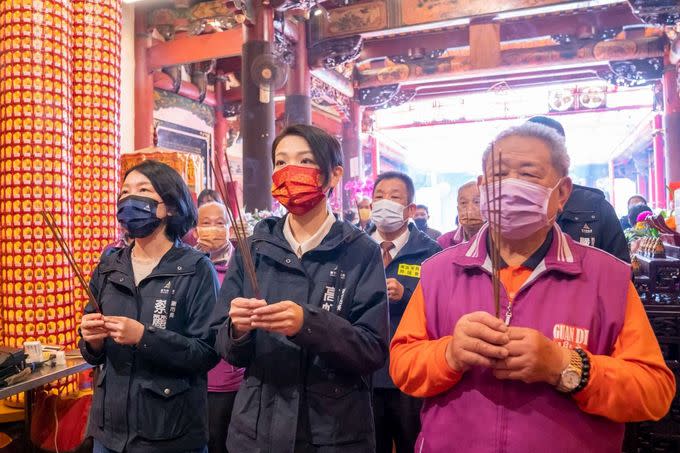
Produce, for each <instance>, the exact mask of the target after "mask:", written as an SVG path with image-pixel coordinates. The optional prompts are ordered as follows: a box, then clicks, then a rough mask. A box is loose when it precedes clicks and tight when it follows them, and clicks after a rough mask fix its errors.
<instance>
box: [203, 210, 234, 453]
mask: <svg viewBox="0 0 680 453" xmlns="http://www.w3.org/2000/svg"><path fill="white" fill-rule="evenodd" d="M196 233H197V234H198V244H197V245H196V250H199V251H201V252H205V253H208V254H210V260H211V261H212V263H213V264H214V265H215V269H216V270H217V276H218V278H219V281H220V285H221V284H222V281H223V280H224V275H225V274H226V273H227V266H228V264H229V259H230V258H231V254H232V252H233V250H234V248H233V247H232V245H231V242H230V241H229V220H228V219H227V207H226V206H225V205H224V204H222V203H221V202H219V201H208V202H207V203H205V204H201V206H200V207H199V208H198V226H197V228H196ZM242 380H243V368H237V367H234V366H232V365H230V364H228V363H227V362H225V361H224V360H221V361H220V362H219V363H218V364H217V365H216V366H215V368H213V369H212V370H210V372H209V373H208V425H209V432H210V440H209V442H208V450H209V451H210V453H226V451H227V447H226V443H227V432H228V430H229V422H230V421H231V410H232V408H233V407H234V398H235V397H236V391H237V390H238V388H239V386H240V385H241V381H242Z"/></svg>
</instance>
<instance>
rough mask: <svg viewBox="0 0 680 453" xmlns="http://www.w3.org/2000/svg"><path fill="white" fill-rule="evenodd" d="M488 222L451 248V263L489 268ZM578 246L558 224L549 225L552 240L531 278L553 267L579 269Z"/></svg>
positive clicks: (565, 270)
mask: <svg viewBox="0 0 680 453" xmlns="http://www.w3.org/2000/svg"><path fill="white" fill-rule="evenodd" d="M488 234H489V226H488V224H486V225H484V226H483V227H482V229H481V230H480V231H479V233H477V234H476V235H475V236H474V237H473V238H472V240H470V241H469V242H465V243H463V244H460V245H459V246H457V247H454V248H451V249H449V250H451V252H452V253H453V254H454V255H455V256H453V257H452V258H453V259H452V261H453V265H454V266H462V267H466V268H481V269H484V270H485V271H487V272H489V273H490V272H491V258H489V254H488V250H487V239H486V238H487V236H488ZM582 259H583V257H582V254H581V250H580V249H579V248H578V247H575V246H574V242H573V240H572V239H571V238H570V237H569V236H567V235H566V234H564V233H563V232H562V230H561V229H560V227H559V226H558V225H557V224H555V225H554V226H553V241H552V244H551V245H550V248H549V249H548V253H546V255H545V258H543V260H542V261H541V262H540V263H539V264H538V266H536V268H535V269H534V272H533V273H532V277H531V278H530V279H531V280H533V278H534V277H535V276H537V275H539V274H541V273H543V272H546V271H556V272H560V273H563V274H568V275H578V274H580V273H582V272H583V263H582Z"/></svg>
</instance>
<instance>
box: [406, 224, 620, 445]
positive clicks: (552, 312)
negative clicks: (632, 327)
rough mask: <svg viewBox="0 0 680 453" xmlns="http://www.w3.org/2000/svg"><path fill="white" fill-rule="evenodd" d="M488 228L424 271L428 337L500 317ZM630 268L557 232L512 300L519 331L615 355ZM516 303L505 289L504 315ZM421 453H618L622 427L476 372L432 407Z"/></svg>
mask: <svg viewBox="0 0 680 453" xmlns="http://www.w3.org/2000/svg"><path fill="white" fill-rule="evenodd" d="M486 236H487V227H486V226H485V227H484V228H483V229H482V230H481V231H480V232H479V234H477V235H476V236H475V237H474V238H473V239H472V240H471V241H470V242H466V243H463V244H460V245H457V246H455V247H452V248H449V249H447V250H445V251H443V252H441V253H439V254H438V255H435V256H434V257H432V258H431V259H430V260H428V261H426V262H425V263H424V264H423V268H422V273H421V280H420V284H421V286H422V289H423V294H424V297H425V307H426V308H425V310H426V316H427V332H428V335H429V337H430V338H432V339H437V338H441V337H443V336H446V335H450V334H451V333H452V332H453V328H454V326H455V325H456V322H457V321H458V319H459V318H460V317H461V316H463V315H465V314H467V313H470V312H473V311H479V310H485V311H488V312H490V313H493V312H494V307H493V290H492V285H491V277H490V271H491V261H490V260H489V258H488V256H487V250H486ZM629 282H630V269H629V267H628V265H627V264H626V263H624V262H622V261H619V260H618V259H616V258H614V257H613V256H611V255H609V254H607V253H605V252H602V251H600V250H598V249H595V248H592V247H588V246H584V245H580V244H578V243H576V242H574V241H572V239H571V238H569V237H568V236H567V235H566V234H564V233H562V231H561V230H560V229H559V227H557V226H555V228H554V234H553V241H552V244H551V246H550V248H549V250H548V253H547V255H546V257H545V258H544V260H543V261H542V262H541V264H540V265H539V266H538V267H537V268H536V269H535V270H534V272H533V273H532V274H531V276H530V277H529V279H528V280H527V282H526V283H525V284H524V286H523V287H522V289H521V290H520V291H519V292H518V293H517V295H516V296H515V299H514V303H513V316H512V320H511V322H510V325H512V326H521V327H530V328H533V329H537V330H539V331H541V332H542V333H543V334H544V335H545V336H547V337H548V338H551V339H555V340H556V341H559V342H560V343H561V344H563V345H565V346H571V347H576V346H580V347H582V348H584V349H587V350H588V351H590V352H591V353H593V354H605V355H606V354H610V353H611V351H612V348H613V345H614V342H615V341H616V338H617V337H618V334H619V332H620V330H621V327H622V325H623V320H624V314H625V309H626V295H627V292H628V286H629ZM507 304H508V296H507V294H505V291H504V290H502V291H501V313H505V310H506V307H507ZM421 421H422V431H421V433H420V437H419V438H418V442H417V443H416V452H418V453H449V452H456V451H460V452H475V453H483V452H509V453H514V452H517V453H519V452H522V453H531V452H543V451H551V452H575V451H580V452H586V451H592V452H600V453H607V452H612V453H614V452H620V451H621V445H622V442H623V431H624V425H623V424H620V423H615V422H612V421H609V420H607V419H605V418H603V417H598V416H593V415H589V414H586V413H585V412H583V411H581V410H580V409H579V408H578V407H577V405H576V403H575V402H574V401H573V400H572V399H571V398H570V397H569V396H568V395H563V394H560V393H559V392H558V391H557V390H555V389H554V388H553V387H552V386H550V385H548V384H525V383H523V382H519V381H501V380H498V379H496V378H495V377H494V376H493V374H492V373H491V372H490V371H489V370H486V369H482V368H473V369H471V370H469V371H468V372H466V373H465V374H464V375H463V377H462V379H461V380H460V382H459V383H458V384H456V385H455V386H454V387H453V388H451V389H450V390H448V391H446V392H443V393H441V394H439V395H437V396H434V397H431V398H428V399H426V400H425V404H424V406H423V410H422V413H421Z"/></svg>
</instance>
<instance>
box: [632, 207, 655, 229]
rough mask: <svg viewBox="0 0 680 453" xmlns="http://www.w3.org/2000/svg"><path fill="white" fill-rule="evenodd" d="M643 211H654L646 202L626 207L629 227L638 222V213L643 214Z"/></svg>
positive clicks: (633, 226)
mask: <svg viewBox="0 0 680 453" xmlns="http://www.w3.org/2000/svg"><path fill="white" fill-rule="evenodd" d="M645 212H649V213H650V214H651V213H653V212H654V211H652V208H650V207H649V206H647V205H646V204H636V205H633V206H631V207H630V209H628V216H627V217H628V223H629V224H630V225H631V228H635V226H636V225H637V223H638V222H639V220H638V218H639V217H640V214H643V213H645ZM645 217H646V216H645Z"/></svg>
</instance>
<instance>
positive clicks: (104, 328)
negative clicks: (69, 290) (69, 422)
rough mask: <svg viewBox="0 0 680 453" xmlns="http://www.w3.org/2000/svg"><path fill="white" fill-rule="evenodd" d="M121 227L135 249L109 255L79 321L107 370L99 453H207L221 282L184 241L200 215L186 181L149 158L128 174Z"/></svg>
mask: <svg viewBox="0 0 680 453" xmlns="http://www.w3.org/2000/svg"><path fill="white" fill-rule="evenodd" d="M118 221H119V222H120V224H121V226H123V227H124V228H125V229H126V230H127V232H128V233H129V235H130V237H131V238H133V239H134V242H133V243H132V244H131V245H129V246H127V247H125V248H123V249H120V250H117V251H115V252H113V253H112V254H110V255H108V256H105V257H102V260H101V262H100V263H99V265H98V266H97V268H96V269H95V271H94V274H93V276H92V280H91V283H90V287H91V289H92V293H93V294H94V296H95V298H96V299H97V302H98V304H99V306H100V307H101V313H96V312H95V308H94V307H93V306H92V304H88V306H87V307H86V308H85V313H86V314H85V315H84V316H83V319H82V322H81V334H82V339H81V341H80V350H81V351H82V354H83V357H84V358H85V360H87V361H88V362H89V363H91V364H93V365H103V366H102V369H101V372H100V373H99V376H98V378H97V381H96V386H95V392H94V396H93V400H92V408H91V410H90V418H89V422H88V434H89V435H91V436H93V437H94V441H95V445H94V452H95V453H99V452H102V453H109V452H126V453H137V452H140V453H141V452H144V453H154V452H177V453H180V452H181V453H187V452H192V453H193V452H207V448H206V445H207V442H208V428H207V426H208V424H207V420H206V415H207V402H206V400H207V387H206V373H207V371H208V370H209V369H210V368H212V367H213V366H214V365H215V364H216V363H217V361H218V355H217V353H216V352H215V350H214V349H213V347H212V346H213V343H214V335H213V336H212V337H211V330H210V327H209V323H210V315H211V313H212V311H213V309H214V307H215V300H216V294H217V278H216V274H215V270H214V268H213V266H212V264H211V263H210V259H209V258H208V257H207V256H205V255H204V254H202V253H200V252H198V251H195V250H193V249H192V248H190V247H188V246H186V245H184V244H183V243H182V242H181V241H180V240H179V238H181V237H182V236H183V235H184V234H186V232H187V231H188V230H189V229H190V228H192V227H193V226H194V225H195V224H196V208H195V207H194V205H193V203H192V200H191V196H190V194H189V190H188V188H187V186H186V184H184V182H183V181H182V179H181V178H180V176H179V174H177V172H175V171H174V170H173V169H172V168H170V167H169V166H167V165H165V164H162V163H160V162H155V161H145V162H143V163H141V164H139V165H137V166H136V167H134V168H132V169H131V170H130V171H128V172H127V174H126V175H125V179H124V183H123V187H122V190H121V194H120V198H119V200H118Z"/></svg>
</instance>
